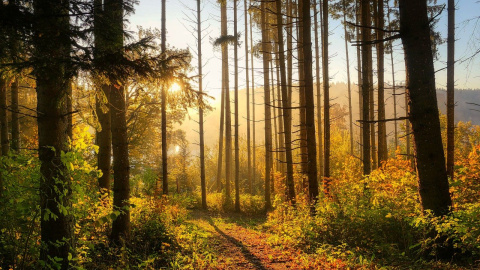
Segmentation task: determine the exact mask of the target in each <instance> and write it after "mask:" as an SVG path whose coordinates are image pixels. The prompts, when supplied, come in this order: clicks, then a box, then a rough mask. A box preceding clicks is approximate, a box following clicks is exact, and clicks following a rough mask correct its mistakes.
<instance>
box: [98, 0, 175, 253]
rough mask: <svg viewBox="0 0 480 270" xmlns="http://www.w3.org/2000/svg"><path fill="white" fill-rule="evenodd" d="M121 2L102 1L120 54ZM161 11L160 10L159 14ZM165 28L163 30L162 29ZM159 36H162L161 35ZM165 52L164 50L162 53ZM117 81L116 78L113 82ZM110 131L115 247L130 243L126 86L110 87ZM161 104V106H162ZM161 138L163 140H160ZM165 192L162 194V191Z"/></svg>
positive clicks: (121, 37)
mask: <svg viewBox="0 0 480 270" xmlns="http://www.w3.org/2000/svg"><path fill="white" fill-rule="evenodd" d="M122 3H123V2H122V0H110V1H105V9H110V11H108V12H109V13H110V15H109V16H108V17H109V20H110V22H111V25H110V27H111V28H110V31H111V32H110V33H111V37H110V42H111V43H110V44H109V46H110V47H111V48H112V49H113V50H114V52H115V53H119V52H121V51H123V5H122ZM163 12H164V10H162V13H163ZM162 28H164V27H162ZM162 35H164V32H163V31H162ZM163 44H164V43H163V42H162V46H163ZM162 51H164V50H162ZM115 79H118V78H115ZM110 104H111V112H110V117H111V121H112V123H111V130H112V153H113V179H115V181H114V182H113V207H114V210H120V211H121V213H120V215H118V216H117V217H116V218H115V219H114V220H113V224H112V234H111V240H112V242H113V243H114V244H120V243H121V241H125V242H126V243H128V241H129V239H130V209H129V207H130V202H129V200H130V162H129V156H128V139H127V138H128V137H127V120H126V113H127V106H126V103H125V86H124V85H120V86H118V87H117V86H116V85H112V86H111V87H110ZM163 104H164V103H163V102H162V106H163ZM162 137H163V136H162ZM164 187H165V186H164ZM164 192H165V190H164Z"/></svg>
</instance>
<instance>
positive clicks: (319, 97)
mask: <svg viewBox="0 0 480 270" xmlns="http://www.w3.org/2000/svg"><path fill="white" fill-rule="evenodd" d="M321 13H322V8H321V5H320V12H319V13H317V1H314V4H313V14H314V15H313V18H314V27H315V29H314V33H315V77H316V78H317V80H316V82H317V84H316V90H317V125H318V126H317V130H318V131H317V140H318V164H319V171H318V175H319V178H320V179H322V177H323V135H322V90H321V85H320V46H319V44H318V39H319V34H318V16H320V21H321V20H322V15H321ZM322 26H323V23H322V24H321V26H320V27H321V30H320V32H321V37H320V38H323V27H322ZM321 47H322V52H323V44H322V45H321Z"/></svg>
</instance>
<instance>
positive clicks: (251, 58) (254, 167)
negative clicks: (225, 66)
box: [250, 0, 257, 194]
mask: <svg viewBox="0 0 480 270" xmlns="http://www.w3.org/2000/svg"><path fill="white" fill-rule="evenodd" d="M250 1H251V0H250ZM250 3H251V2H250ZM250 48H253V32H252V14H250ZM250 62H251V63H252V115H253V117H252V141H253V145H252V152H253V155H252V162H253V175H252V179H251V180H250V185H251V186H252V190H251V192H252V194H254V193H255V192H254V191H255V190H254V189H255V180H256V177H257V163H256V161H257V160H256V157H257V147H256V141H255V125H256V122H255V106H256V104H255V68H254V62H253V53H251V52H250Z"/></svg>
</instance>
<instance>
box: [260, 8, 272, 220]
mask: <svg viewBox="0 0 480 270" xmlns="http://www.w3.org/2000/svg"><path fill="white" fill-rule="evenodd" d="M265 6H266V3H265V2H264V1H262V3H261V27H262V54H263V89H264V98H265V103H264V108H265V210H267V211H268V210H270V209H271V208H272V203H271V199H270V184H271V171H272V113H271V111H270V78H269V67H268V63H269V59H270V57H269V52H270V51H271V50H270V40H269V38H268V36H269V35H268V30H267V25H266V24H267V20H266V7H265Z"/></svg>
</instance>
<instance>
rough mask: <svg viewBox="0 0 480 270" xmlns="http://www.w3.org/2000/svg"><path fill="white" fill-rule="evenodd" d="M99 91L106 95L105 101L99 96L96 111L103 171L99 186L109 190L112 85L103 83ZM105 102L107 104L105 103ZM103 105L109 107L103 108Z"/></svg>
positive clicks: (100, 162)
mask: <svg viewBox="0 0 480 270" xmlns="http://www.w3.org/2000/svg"><path fill="white" fill-rule="evenodd" d="M100 91H102V92H103V93H99V94H100V95H101V96H103V95H105V97H104V101H100V100H99V98H98V97H97V102H96V111H97V116H98V122H99V124H100V126H101V130H100V131H97V138H96V139H97V145H98V157H97V161H98V169H99V170H100V171H101V172H102V176H101V177H100V178H98V186H99V188H100V190H101V191H102V190H103V191H106V192H108V191H109V190H110V169H111V153H112V131H111V123H112V121H111V115H110V111H111V107H110V86H108V85H102V86H101V90H100ZM104 103H105V104H104ZM102 107H107V110H103V109H102Z"/></svg>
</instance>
